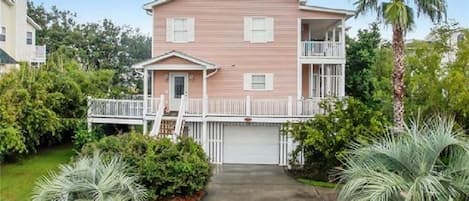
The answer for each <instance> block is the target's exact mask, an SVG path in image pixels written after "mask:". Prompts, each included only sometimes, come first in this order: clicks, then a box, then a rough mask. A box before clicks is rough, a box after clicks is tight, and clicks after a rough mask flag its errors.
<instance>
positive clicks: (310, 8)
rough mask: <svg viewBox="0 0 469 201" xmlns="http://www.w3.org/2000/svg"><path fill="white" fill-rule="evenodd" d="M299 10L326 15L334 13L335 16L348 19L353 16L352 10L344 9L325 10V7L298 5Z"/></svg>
mask: <svg viewBox="0 0 469 201" xmlns="http://www.w3.org/2000/svg"><path fill="white" fill-rule="evenodd" d="M299 9H300V10H306V11H317V12H326V13H335V14H342V15H345V16H346V17H347V19H348V18H350V17H353V16H355V13H356V12H355V11H354V10H346V9H335V8H327V7H320V6H309V5H300V6H299Z"/></svg>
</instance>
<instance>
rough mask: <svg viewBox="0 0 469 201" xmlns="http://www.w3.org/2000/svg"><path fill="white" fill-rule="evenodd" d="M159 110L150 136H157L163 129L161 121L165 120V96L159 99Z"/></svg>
mask: <svg viewBox="0 0 469 201" xmlns="http://www.w3.org/2000/svg"><path fill="white" fill-rule="evenodd" d="M159 100H160V101H159V103H158V109H157V111H156V115H155V121H154V122H153V127H152V129H151V131H150V136H153V137H155V136H157V135H158V133H159V132H160V128H161V120H163V115H164V107H165V106H164V95H161V96H160V98H159Z"/></svg>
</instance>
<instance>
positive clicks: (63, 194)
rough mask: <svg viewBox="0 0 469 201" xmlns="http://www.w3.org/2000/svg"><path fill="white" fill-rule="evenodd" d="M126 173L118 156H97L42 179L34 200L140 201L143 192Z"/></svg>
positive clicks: (127, 170)
mask: <svg viewBox="0 0 469 201" xmlns="http://www.w3.org/2000/svg"><path fill="white" fill-rule="evenodd" d="M137 179H138V178H137V177H136V176H132V175H130V174H129V167H128V166H127V164H126V163H125V162H124V161H123V160H122V159H121V158H119V157H114V158H112V159H110V160H108V161H103V160H102V159H101V155H100V154H99V153H95V154H94V156H93V157H92V158H90V157H83V158H80V159H79V160H77V161H76V162H74V163H72V164H70V165H62V166H61V167H60V170H59V171H58V173H50V175H49V177H43V178H42V179H41V180H40V181H39V182H38V183H37V186H36V188H35V189H34V192H33V197H32V200H33V201H50V200H56V201H72V200H73V201H75V200H88V201H111V200H122V201H143V200H145V199H146V197H147V193H146V189H145V188H144V187H143V186H141V185H140V184H138V183H137Z"/></svg>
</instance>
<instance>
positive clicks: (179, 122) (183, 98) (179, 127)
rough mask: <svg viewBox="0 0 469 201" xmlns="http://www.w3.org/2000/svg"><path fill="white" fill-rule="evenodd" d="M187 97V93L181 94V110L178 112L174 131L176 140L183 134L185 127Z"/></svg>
mask: <svg viewBox="0 0 469 201" xmlns="http://www.w3.org/2000/svg"><path fill="white" fill-rule="evenodd" d="M186 99H187V97H186V96H185V95H182V96H181V104H180V105H179V112H178V116H177V119H176V125H175V126H174V131H173V140H174V141H176V139H177V137H178V136H179V135H181V131H182V129H183V128H182V125H183V121H184V115H185V113H186V106H187V103H186Z"/></svg>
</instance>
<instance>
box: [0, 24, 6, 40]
mask: <svg viewBox="0 0 469 201" xmlns="http://www.w3.org/2000/svg"><path fill="white" fill-rule="evenodd" d="M6 39H7V28H6V27H5V26H1V27H0V41H6Z"/></svg>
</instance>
